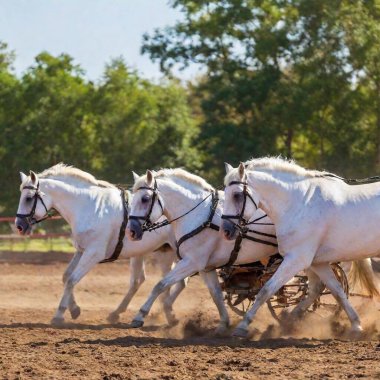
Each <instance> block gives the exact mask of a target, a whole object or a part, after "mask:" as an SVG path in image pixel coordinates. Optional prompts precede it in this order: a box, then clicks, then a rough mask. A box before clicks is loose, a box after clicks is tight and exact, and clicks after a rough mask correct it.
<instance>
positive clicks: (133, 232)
mask: <svg viewBox="0 0 380 380" xmlns="http://www.w3.org/2000/svg"><path fill="white" fill-rule="evenodd" d="M135 237H136V232H135V231H134V230H131V238H132V239H134V238H135Z"/></svg>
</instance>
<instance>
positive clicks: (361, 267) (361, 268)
mask: <svg viewBox="0 0 380 380" xmlns="http://www.w3.org/2000/svg"><path fill="white" fill-rule="evenodd" d="M348 282H349V284H350V288H353V289H354V288H355V286H356V285H357V284H359V286H360V287H361V288H362V289H363V290H364V291H365V292H367V294H368V295H369V296H370V297H371V298H373V297H380V291H379V289H378V288H377V284H376V277H375V273H374V271H373V268H372V264H371V259H364V260H358V261H353V262H352V265H351V269H350V271H349V273H348Z"/></svg>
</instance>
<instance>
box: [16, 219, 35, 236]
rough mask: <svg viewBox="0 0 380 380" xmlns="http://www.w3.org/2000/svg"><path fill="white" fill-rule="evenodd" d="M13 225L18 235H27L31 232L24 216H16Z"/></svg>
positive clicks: (30, 227)
mask: <svg viewBox="0 0 380 380" xmlns="http://www.w3.org/2000/svg"><path fill="white" fill-rule="evenodd" d="M15 226H16V228H17V231H18V233H19V234H20V235H29V234H30V233H31V232H32V226H31V225H30V224H29V223H28V221H27V220H26V218H20V217H17V218H16V220H15Z"/></svg>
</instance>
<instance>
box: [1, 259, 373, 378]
mask: <svg viewBox="0 0 380 380" xmlns="http://www.w3.org/2000/svg"><path fill="white" fill-rule="evenodd" d="M64 268H65V264H63V263H49V264H48V265H40V264H38V265H36V264H0V378H3V379H27V378H38V379H42V378H44V379H46V378H52V379H53V378H54V379H70V378H80V379H87V378H91V379H194V378H199V379H204V378H211V379H219V380H227V379H256V378H270V379H277V378H292V379H304V378H313V379H322V378H323V379H325V378H343V379H346V378H350V379H351V378H378V379H380V345H379V338H380V334H379V331H380V321H379V316H380V312H379V311H378V308H379V307H378V305H374V304H373V303H369V301H366V300H354V303H355V304H356V306H358V307H359V311H360V314H361V316H362V317H363V319H364V327H365V330H366V333H365V334H364V335H363V336H361V337H360V340H356V341H355V340H352V339H350V336H349V334H348V333H347V331H346V329H345V327H346V326H347V321H346V318H345V316H343V315H341V316H340V318H339V320H338V321H335V322H333V323H331V320H330V319H329V318H328V317H327V314H329V313H327V314H326V315H324V313H323V312H321V313H319V314H314V315H311V314H310V315H308V316H307V318H306V320H305V321H304V322H303V323H300V324H299V325H298V326H297V328H296V330H295V331H293V332H292V333H289V332H288V333H285V332H283V331H281V329H280V328H279V327H278V325H277V324H276V323H273V320H272V319H271V317H270V316H269V314H268V312H267V311H266V310H265V308H263V310H262V311H261V312H260V314H259V315H258V318H257V320H256V322H254V323H253V324H252V325H253V327H254V329H253V332H255V334H254V335H253V339H252V340H250V341H240V340H234V339H232V338H230V337H224V338H220V337H216V336H214V334H213V328H214V327H215V326H216V323H217V312H216V310H215V307H214V306H213V304H212V302H211V301H210V299H209V296H208V293H207V290H206V289H205V287H204V286H203V284H201V282H200V279H199V278H198V277H194V278H192V279H191V281H190V283H189V286H188V288H187V289H186V290H185V291H184V292H183V294H182V295H181V296H180V298H179V299H178V302H177V303H176V304H175V311H176V315H177V317H178V318H179V319H180V323H179V324H178V325H177V326H175V327H173V328H168V327H167V326H166V325H165V320H164V319H163V318H162V316H161V313H160V311H159V308H158V307H155V308H154V309H153V313H152V315H151V316H150V317H148V318H147V321H146V325H145V326H144V327H143V328H141V329H137V330H136V329H130V328H129V325H128V322H129V321H131V319H132V317H133V314H134V312H136V310H137V309H138V307H139V306H140V305H141V304H142V302H143V300H144V298H145V296H146V295H147V293H148V291H149V290H150V288H151V287H152V284H153V283H154V282H155V281H157V279H158V278H157V276H155V275H154V269H152V268H148V281H146V283H145V284H144V285H143V286H142V288H141V289H140V291H139V293H138V295H137V296H136V298H135V299H134V300H133V301H132V304H131V306H130V310H129V311H127V312H126V313H125V314H124V315H123V316H122V319H121V323H119V324H117V325H109V324H108V323H107V322H106V317H107V315H108V313H109V312H110V311H112V310H113V308H115V307H116V306H117V304H118V302H120V300H121V298H122V296H123V295H124V292H125V291H126V289H127V287H128V265H127V263H126V262H119V263H113V264H104V265H99V266H97V267H96V268H95V269H94V270H93V272H91V273H90V274H89V275H88V277H86V278H85V279H84V280H83V281H82V283H80V284H79V285H78V287H77V289H76V298H77V302H78V304H79V305H80V306H81V308H82V314H81V316H80V317H79V318H78V319H77V320H76V321H75V322H72V321H70V319H69V315H67V320H68V322H69V323H68V324H67V326H64V327H62V328H54V327H52V326H51V325H50V323H49V321H50V319H51V317H52V316H53V313H54V309H55V307H56V306H57V304H58V301H59V298H60V295H61V291H62V285H61V275H62V273H63V271H64ZM237 320H238V319H236V318H235V319H234V322H237ZM256 328H257V329H258V330H256Z"/></svg>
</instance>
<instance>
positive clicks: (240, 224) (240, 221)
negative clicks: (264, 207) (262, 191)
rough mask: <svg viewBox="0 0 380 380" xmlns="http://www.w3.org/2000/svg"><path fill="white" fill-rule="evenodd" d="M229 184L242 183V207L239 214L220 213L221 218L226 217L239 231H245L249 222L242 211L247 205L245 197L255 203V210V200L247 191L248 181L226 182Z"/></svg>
mask: <svg viewBox="0 0 380 380" xmlns="http://www.w3.org/2000/svg"><path fill="white" fill-rule="evenodd" d="M231 185H243V195H244V199H243V207H242V208H241V211H240V214H237V215H226V214H223V215H222V219H226V220H228V221H229V222H231V223H232V224H234V225H235V226H236V227H237V228H238V229H239V230H240V231H241V232H246V231H245V228H246V226H247V225H248V224H249V223H248V220H247V219H245V218H244V212H245V206H246V205H247V198H249V199H250V200H251V201H252V203H253V204H254V205H255V207H256V210H257V209H258V206H257V204H256V202H255V200H254V199H253V198H252V196H251V194H250V193H249V191H248V183H247V182H245V181H244V182H243V181H232V182H230V183H229V184H228V186H231ZM234 220H237V222H234Z"/></svg>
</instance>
